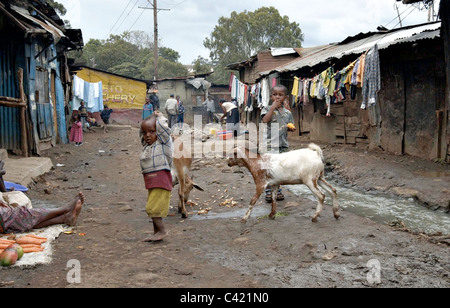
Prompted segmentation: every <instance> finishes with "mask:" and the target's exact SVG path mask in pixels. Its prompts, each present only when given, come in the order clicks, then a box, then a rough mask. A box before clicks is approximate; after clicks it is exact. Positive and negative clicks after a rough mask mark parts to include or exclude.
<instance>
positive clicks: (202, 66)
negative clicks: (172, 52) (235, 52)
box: [192, 56, 213, 75]
mask: <svg viewBox="0 0 450 308" xmlns="http://www.w3.org/2000/svg"><path fill="white" fill-rule="evenodd" d="M192 64H193V65H194V73H195V74H196V75H200V74H206V73H211V72H212V70H213V67H212V64H211V62H210V61H208V59H205V58H203V57H202V56H198V58H197V60H195V61H194V62H192Z"/></svg>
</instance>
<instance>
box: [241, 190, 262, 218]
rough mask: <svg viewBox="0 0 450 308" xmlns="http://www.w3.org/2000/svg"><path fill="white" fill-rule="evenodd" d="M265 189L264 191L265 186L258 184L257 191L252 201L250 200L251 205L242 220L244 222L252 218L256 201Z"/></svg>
mask: <svg viewBox="0 0 450 308" xmlns="http://www.w3.org/2000/svg"><path fill="white" fill-rule="evenodd" d="M263 191H264V187H262V186H256V193H255V195H254V196H253V198H252V201H250V206H249V208H248V211H247V213H246V214H245V216H244V217H243V218H242V220H241V221H242V222H243V223H246V222H247V220H248V219H249V218H250V215H252V211H253V208H254V207H255V204H256V202H258V199H259V197H261V195H262V193H263Z"/></svg>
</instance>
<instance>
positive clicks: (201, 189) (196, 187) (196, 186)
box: [194, 183, 205, 191]
mask: <svg viewBox="0 0 450 308" xmlns="http://www.w3.org/2000/svg"><path fill="white" fill-rule="evenodd" d="M194 188H195V189H197V190H200V191H205V190H204V189H203V188H201V187H200V186H198V185H197V184H195V183H194Z"/></svg>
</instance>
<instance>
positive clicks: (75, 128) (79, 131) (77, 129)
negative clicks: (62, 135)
mask: <svg viewBox="0 0 450 308" xmlns="http://www.w3.org/2000/svg"><path fill="white" fill-rule="evenodd" d="M80 118H81V117H80V115H78V114H75V115H74V116H73V124H72V128H71V129H70V139H69V140H70V142H75V146H77V147H79V146H81V145H83V123H82V122H81V119H80Z"/></svg>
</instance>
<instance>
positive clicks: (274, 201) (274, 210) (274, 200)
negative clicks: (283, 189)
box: [269, 187, 280, 220]
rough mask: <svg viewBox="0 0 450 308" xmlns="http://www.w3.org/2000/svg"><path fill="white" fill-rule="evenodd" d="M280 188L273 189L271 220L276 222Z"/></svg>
mask: <svg viewBox="0 0 450 308" xmlns="http://www.w3.org/2000/svg"><path fill="white" fill-rule="evenodd" d="M279 189H280V187H272V212H270V215H269V218H270V219H272V220H275V216H276V215H277V195H278V190H279Z"/></svg>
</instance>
